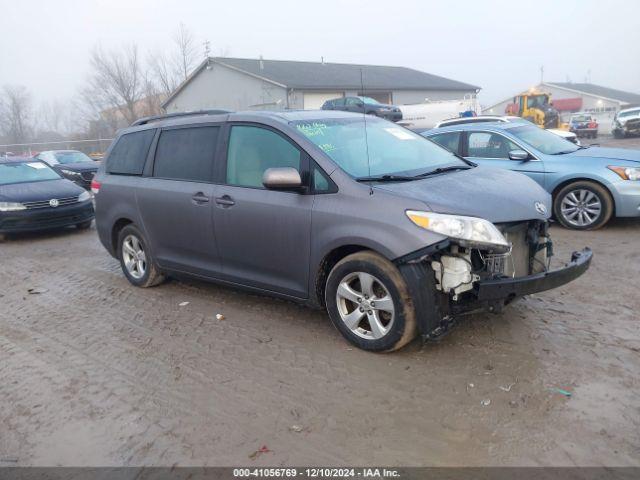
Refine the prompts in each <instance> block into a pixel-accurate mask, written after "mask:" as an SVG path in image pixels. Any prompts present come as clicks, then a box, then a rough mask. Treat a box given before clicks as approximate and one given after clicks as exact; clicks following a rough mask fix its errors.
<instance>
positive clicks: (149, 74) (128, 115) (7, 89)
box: [0, 23, 208, 144]
mask: <svg viewBox="0 0 640 480" xmlns="http://www.w3.org/2000/svg"><path fill="white" fill-rule="evenodd" d="M205 53H206V54H208V52H205ZM199 57H200V55H199V54H198V44H197V41H196V38H195V36H194V35H193V33H192V32H191V31H190V30H189V29H188V28H187V27H186V26H185V25H184V24H182V23H181V24H180V25H179V26H178V28H177V29H176V31H175V32H174V34H173V36H172V43H171V47H170V48H169V49H167V50H155V51H150V52H147V53H146V55H145V54H143V53H141V52H140V49H139V48H138V46H137V45H136V44H129V45H124V46H122V47H119V48H113V49H105V48H103V47H102V46H101V45H99V44H98V45H95V46H94V48H93V49H92V50H91V53H90V57H89V65H90V72H91V73H90V74H89V75H88V77H87V79H86V81H85V82H84V85H83V86H82V88H80V90H79V91H78V92H77V94H76V95H75V96H74V98H72V99H71V100H69V101H64V102H63V101H60V100H55V101H50V102H43V103H41V104H40V105H38V106H37V107H36V106H35V105H34V101H33V96H32V94H31V92H29V91H28V90H27V88H26V87H24V86H21V85H4V86H2V88H1V89H0V144H26V143H30V142H53V141H58V140H69V139H85V138H109V137H111V136H113V134H114V133H115V132H116V130H117V129H118V128H122V127H123V126H125V125H128V124H130V123H131V122H133V121H135V120H136V119H138V118H140V117H144V116H148V115H156V114H159V113H161V104H162V102H163V101H164V99H166V98H167V96H168V95H169V94H170V93H171V92H172V91H173V90H175V88H176V87H177V86H178V85H179V84H180V83H181V82H182V81H184V80H185V79H186V78H187V77H188V75H189V74H190V73H191V71H192V70H193V69H194V68H195V67H196V66H197V64H198V63H199Z"/></svg>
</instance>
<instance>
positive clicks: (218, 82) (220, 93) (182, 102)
mask: <svg viewBox="0 0 640 480" xmlns="http://www.w3.org/2000/svg"><path fill="white" fill-rule="evenodd" d="M286 107H287V91H286V89H285V88H282V87H280V86H278V85H274V84H273V83H271V82H267V81H264V80H261V79H259V78H256V77H252V76H250V75H246V74H244V73H241V72H237V71H235V70H232V69H230V68H227V67H225V66H223V65H219V64H212V65H211V69H210V70H207V69H203V70H202V71H201V72H200V73H198V74H196V76H195V77H194V78H193V79H192V80H191V82H189V84H188V85H186V86H185V88H184V89H183V90H182V91H180V92H179V93H178V94H177V95H176V96H175V97H174V98H173V99H172V100H171V101H170V102H169V104H168V105H167V106H166V111H167V112H168V113H170V112H184V111H189V110H200V109H210V108H224V109H229V110H235V111H240V110H265V109H268V110H279V109H284V108H286Z"/></svg>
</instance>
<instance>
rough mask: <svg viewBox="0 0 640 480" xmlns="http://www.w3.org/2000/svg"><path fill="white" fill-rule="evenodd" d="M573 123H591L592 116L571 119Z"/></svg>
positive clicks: (576, 116) (579, 116)
mask: <svg viewBox="0 0 640 480" xmlns="http://www.w3.org/2000/svg"><path fill="white" fill-rule="evenodd" d="M571 121H572V122H590V121H591V116H589V115H575V116H573V117H571Z"/></svg>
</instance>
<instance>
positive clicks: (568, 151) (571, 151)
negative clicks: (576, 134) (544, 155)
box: [551, 150, 575, 155]
mask: <svg viewBox="0 0 640 480" xmlns="http://www.w3.org/2000/svg"><path fill="white" fill-rule="evenodd" d="M573 152H575V150H562V151H561V152H556V153H552V154H551V155H566V154H567V153H573Z"/></svg>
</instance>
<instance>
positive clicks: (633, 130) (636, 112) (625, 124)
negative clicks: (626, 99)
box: [611, 108, 640, 138]
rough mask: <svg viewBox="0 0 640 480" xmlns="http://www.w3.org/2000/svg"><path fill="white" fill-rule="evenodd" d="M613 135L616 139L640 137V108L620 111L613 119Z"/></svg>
mask: <svg viewBox="0 0 640 480" xmlns="http://www.w3.org/2000/svg"><path fill="white" fill-rule="evenodd" d="M611 133H613V136H614V137H615V138H624V137H626V136H627V135H640V108H626V109H624V110H620V111H619V112H618V113H617V114H616V116H615V118H614V119H613V125H612V126H611Z"/></svg>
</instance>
